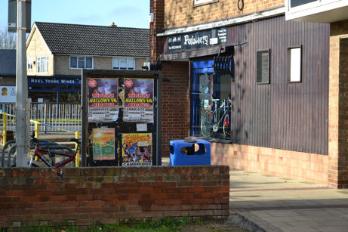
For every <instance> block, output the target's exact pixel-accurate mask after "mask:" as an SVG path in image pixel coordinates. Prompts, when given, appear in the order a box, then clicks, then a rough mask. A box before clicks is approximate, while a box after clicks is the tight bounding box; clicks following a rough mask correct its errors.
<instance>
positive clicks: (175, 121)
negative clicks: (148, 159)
mask: <svg viewBox="0 0 348 232" xmlns="http://www.w3.org/2000/svg"><path fill="white" fill-rule="evenodd" d="M189 83H190V81H189V63H188V62H163V63H162V69H161V83H160V85H161V91H160V92H161V93H160V94H161V96H160V111H161V113H160V114H161V120H160V124H161V125H160V126H161V137H162V139H161V144H162V147H161V149H162V150H161V153H162V155H163V156H169V140H171V139H178V138H185V137H187V136H188V135H189V128H190V98H189V91H190V90H189Z"/></svg>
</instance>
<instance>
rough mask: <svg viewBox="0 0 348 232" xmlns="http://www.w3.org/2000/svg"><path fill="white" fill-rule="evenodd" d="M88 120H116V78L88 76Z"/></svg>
mask: <svg viewBox="0 0 348 232" xmlns="http://www.w3.org/2000/svg"><path fill="white" fill-rule="evenodd" d="M87 86H88V121H89V122H116V121H117V119H118V113H119V106H118V79H112V78H88V80H87Z"/></svg>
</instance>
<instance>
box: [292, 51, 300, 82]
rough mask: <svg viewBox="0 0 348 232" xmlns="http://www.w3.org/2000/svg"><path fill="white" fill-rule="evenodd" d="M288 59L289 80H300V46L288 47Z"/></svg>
mask: <svg viewBox="0 0 348 232" xmlns="http://www.w3.org/2000/svg"><path fill="white" fill-rule="evenodd" d="M289 61H290V79H289V81H290V82H301V81H302V48H301V47H294V48H290V49H289Z"/></svg>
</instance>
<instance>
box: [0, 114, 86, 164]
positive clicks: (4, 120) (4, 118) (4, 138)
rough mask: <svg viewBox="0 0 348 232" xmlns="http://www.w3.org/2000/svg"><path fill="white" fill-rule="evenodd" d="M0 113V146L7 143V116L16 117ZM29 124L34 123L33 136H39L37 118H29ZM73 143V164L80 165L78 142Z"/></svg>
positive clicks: (77, 135) (78, 136)
mask: <svg viewBox="0 0 348 232" xmlns="http://www.w3.org/2000/svg"><path fill="white" fill-rule="evenodd" d="M0 115H2V133H1V135H2V146H5V144H6V143H7V135H8V130H7V129H8V123H9V118H12V120H14V119H15V118H16V116H15V115H11V114H8V113H4V112H0ZM30 124H33V125H34V137H35V138H37V139H38V138H39V136H40V125H41V123H40V122H39V121H37V120H32V119H31V120H30ZM80 136H81V135H80V131H75V138H76V139H80ZM74 145H75V151H76V157H75V166H76V167H80V164H81V155H80V150H79V149H78V144H77V143H74Z"/></svg>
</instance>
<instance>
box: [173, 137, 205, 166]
mask: <svg viewBox="0 0 348 232" xmlns="http://www.w3.org/2000/svg"><path fill="white" fill-rule="evenodd" d="M192 165H210V142H208V141H206V140H203V139H198V140H189V141H188V140H171V141H170V157H169V166H192Z"/></svg>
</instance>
